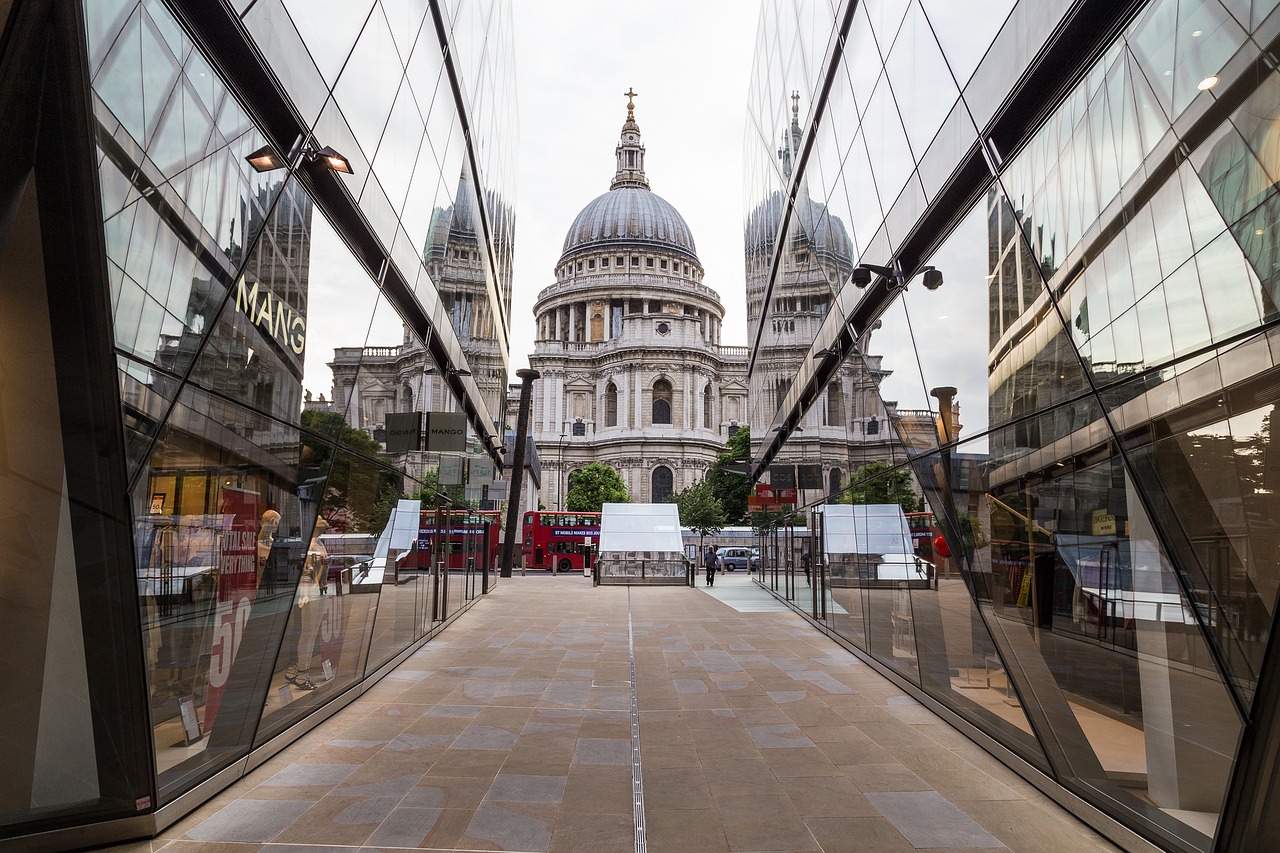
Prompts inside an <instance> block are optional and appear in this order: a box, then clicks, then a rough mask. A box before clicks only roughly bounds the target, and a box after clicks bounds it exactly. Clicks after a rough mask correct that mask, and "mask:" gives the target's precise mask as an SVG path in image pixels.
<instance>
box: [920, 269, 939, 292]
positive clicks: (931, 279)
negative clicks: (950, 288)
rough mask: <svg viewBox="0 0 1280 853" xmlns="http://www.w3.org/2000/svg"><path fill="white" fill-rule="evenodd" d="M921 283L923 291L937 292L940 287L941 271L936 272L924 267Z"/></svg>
mask: <svg viewBox="0 0 1280 853" xmlns="http://www.w3.org/2000/svg"><path fill="white" fill-rule="evenodd" d="M923 283H924V287H925V290H937V289H938V288H939V287H942V270H936V269H934V268H933V267H925V268H924V282H923Z"/></svg>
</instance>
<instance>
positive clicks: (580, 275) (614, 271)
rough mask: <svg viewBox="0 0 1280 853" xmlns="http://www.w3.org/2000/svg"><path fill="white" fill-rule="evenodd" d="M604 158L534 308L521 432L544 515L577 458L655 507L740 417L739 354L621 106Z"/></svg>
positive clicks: (699, 469)
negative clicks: (537, 463) (605, 166)
mask: <svg viewBox="0 0 1280 853" xmlns="http://www.w3.org/2000/svg"><path fill="white" fill-rule="evenodd" d="M615 156H616V158H617V172H616V174H615V175H614V178H613V181H612V182H611V183H610V186H609V190H608V192H606V193H604V194H603V195H600V196H598V197H596V198H595V199H592V200H591V201H590V202H589V203H588V204H587V205H586V207H584V208H583V209H582V212H581V213H579V214H578V216H577V218H575V219H574V221H573V224H572V225H571V226H570V228H569V233H568V234H567V236H566V237H565V241H564V250H563V252H562V253H561V256H560V260H559V262H558V263H557V264H556V270H555V273H556V281H555V284H552V285H551V286H550V287H547V288H545V289H544V290H543V291H542V292H541V293H539V294H538V299H537V302H536V304H535V305H534V315H535V317H536V323H537V334H536V343H535V346H534V351H533V353H532V354H531V355H530V356H529V364H530V366H531V367H533V368H535V369H537V370H539V371H541V373H542V378H541V380H540V381H538V382H535V383H534V386H533V393H534V399H533V411H532V416H531V425H532V426H531V429H532V431H533V436H534V441H535V443H536V444H537V446H538V452H539V455H540V456H541V459H542V465H543V472H544V478H543V488H542V494H543V502H544V504H545V505H546V507H547V508H548V509H558V508H562V507H563V506H564V494H565V492H566V491H567V490H568V487H569V481H570V480H571V478H572V477H573V472H574V471H575V470H576V469H578V468H581V467H582V466H583V465H586V464H587V463H589V462H603V463H605V464H607V465H609V466H610V467H612V468H613V469H614V470H616V471H617V472H618V473H619V474H620V475H621V476H622V480H623V482H624V483H625V484H626V487H627V491H628V492H629V493H630V495H631V499H632V500H633V501H643V502H650V501H652V502H660V501H663V500H665V499H666V497H667V496H668V495H670V494H671V493H672V492H673V491H679V490H681V489H684V488H686V487H688V486H691V485H693V484H694V483H696V482H698V481H699V480H701V479H702V478H703V477H704V476H705V475H706V471H707V468H708V467H710V465H711V464H712V463H713V462H714V461H715V458H716V456H717V455H718V454H719V453H721V452H723V449H724V443H725V441H726V440H727V439H728V437H729V436H730V435H731V434H732V433H733V432H734V431H735V430H737V429H738V428H739V426H740V425H745V424H746V423H747V419H748V417H749V411H748V409H747V383H746V372H747V360H746V356H747V350H746V348H745V347H740V346H738V347H727V346H723V345H721V342H720V330H721V324H722V322H723V320H724V306H723V305H721V303H720V297H719V295H718V294H717V293H716V292H715V291H714V290H712V289H711V288H710V287H707V286H706V285H705V284H703V280H702V279H703V269H702V262H701V261H699V260H698V252H697V248H696V246H695V245H694V241H693V234H692V233H691V232H690V230H689V226H688V224H687V223H686V222H685V221H684V218H683V217H682V216H681V215H680V213H679V211H677V210H676V209H675V208H674V207H672V206H671V204H670V203H669V202H667V201H666V200H665V199H663V198H662V197H661V196H659V195H657V194H656V193H654V192H652V191H651V190H650V189H649V180H648V177H647V176H646V174H645V168H644V156H645V148H644V144H643V143H642V142H641V141H640V127H639V125H637V124H636V120H635V105H634V101H629V102H628V104H627V119H626V122H625V123H624V124H623V125H622V135H621V138H620V139H619V141H618V145H617V149H616V151H615Z"/></svg>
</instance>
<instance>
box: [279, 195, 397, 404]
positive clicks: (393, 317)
mask: <svg viewBox="0 0 1280 853" xmlns="http://www.w3.org/2000/svg"><path fill="white" fill-rule="evenodd" d="M307 303H308V305H309V306H310V311H309V314H308V316H307V352H306V363H305V364H304V366H303V376H302V387H303V388H305V389H306V390H308V391H310V392H311V394H312V396H314V397H315V398H317V399H319V397H320V395H321V394H324V397H325V399H326V400H332V399H333V372H332V371H331V370H330V369H329V362H331V361H333V351H334V349H335V348H337V347H358V346H399V344H400V341H401V340H402V339H403V337H404V329H403V326H402V325H401V322H400V318H399V316H398V315H397V314H396V313H395V312H394V311H390V310H382V311H377V312H375V307H376V306H377V304H378V289H377V287H375V286H374V284H373V281H372V279H370V278H369V274H368V273H366V272H365V270H364V268H363V267H362V266H360V263H359V262H358V261H357V260H356V259H355V258H354V257H352V255H351V252H350V251H349V250H348V249H347V247H346V244H344V243H343V242H342V240H340V239H339V238H338V235H337V233H336V232H335V231H334V230H333V226H332V225H330V224H329V221H328V220H327V219H325V218H324V217H323V216H321V215H319V212H318V211H317V215H316V216H314V217H313V218H312V220H311V281H310V291H309V293H308V294H307ZM389 307H390V306H387V308H389ZM375 313H376V317H375Z"/></svg>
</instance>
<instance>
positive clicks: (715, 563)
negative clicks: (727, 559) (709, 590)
mask: <svg viewBox="0 0 1280 853" xmlns="http://www.w3.org/2000/svg"><path fill="white" fill-rule="evenodd" d="M703 565H704V566H706V567H707V586H715V585H716V569H718V568H720V557H719V556H718V555H717V554H716V549H715V548H713V547H712V546H710V545H708V546H707V554H706V556H705V557H704V558H703Z"/></svg>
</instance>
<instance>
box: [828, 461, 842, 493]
mask: <svg viewBox="0 0 1280 853" xmlns="http://www.w3.org/2000/svg"><path fill="white" fill-rule="evenodd" d="M828 480H829V485H828V487H827V494H828V495H830V496H831V497H832V499H834V498H835V497H836V495H838V494H839V493H840V489H841V488H842V487H843V486H844V482H843V481H842V480H841V478H840V469H839V468H832V469H831V476H830V477H829V478H828Z"/></svg>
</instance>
